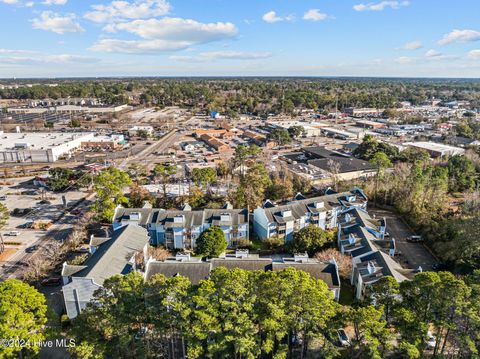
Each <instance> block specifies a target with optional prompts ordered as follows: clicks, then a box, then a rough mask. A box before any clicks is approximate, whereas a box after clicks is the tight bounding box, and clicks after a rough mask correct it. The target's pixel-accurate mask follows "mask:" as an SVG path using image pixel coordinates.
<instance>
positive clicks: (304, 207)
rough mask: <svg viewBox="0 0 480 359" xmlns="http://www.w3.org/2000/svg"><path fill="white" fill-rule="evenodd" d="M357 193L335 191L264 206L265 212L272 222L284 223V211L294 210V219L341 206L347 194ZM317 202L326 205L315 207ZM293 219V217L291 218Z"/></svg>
mask: <svg viewBox="0 0 480 359" xmlns="http://www.w3.org/2000/svg"><path fill="white" fill-rule="evenodd" d="M352 195H356V196H357V197H358V194H354V193H352V192H342V193H333V194H327V195H325V196H319V197H313V198H307V199H302V200H296V201H293V202H290V203H287V204H285V205H281V206H276V207H265V206H264V207H263V209H264V210H265V214H266V216H267V218H268V221H269V222H270V223H272V222H278V223H284V222H285V218H283V217H282V216H281V212H283V211H292V216H293V219H299V218H301V217H302V216H304V215H305V214H306V213H309V212H311V213H319V212H325V211H329V210H332V209H333V208H335V207H339V206H341V202H340V199H341V198H346V197H347V196H352ZM315 202H323V204H324V207H322V208H315V207H314V206H313V205H314V203H315ZM289 220H291V219H289Z"/></svg>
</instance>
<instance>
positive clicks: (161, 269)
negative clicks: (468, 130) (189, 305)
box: [145, 256, 340, 289]
mask: <svg viewBox="0 0 480 359" xmlns="http://www.w3.org/2000/svg"><path fill="white" fill-rule="evenodd" d="M221 267H223V268H226V269H228V270H232V269H243V270H248V271H255V270H260V271H269V270H274V271H281V270H283V269H285V268H288V267H293V268H296V269H298V270H303V271H305V272H307V273H309V274H310V275H311V276H312V277H313V278H315V279H318V280H322V281H324V282H325V283H326V284H327V285H328V287H329V288H331V289H332V288H338V287H340V279H339V277H338V273H337V271H336V270H335V265H334V264H332V263H323V262H319V261H317V260H315V259H309V260H308V261H302V262H294V261H293V260H292V261H288V260H286V259H284V260H282V261H281V262H278V261H274V260H272V258H259V257H254V256H253V257H243V258H234V257H224V258H213V259H211V261H210V262H203V261H199V260H194V259H191V260H189V261H177V260H166V261H163V262H160V261H149V262H148V263H147V266H146V272H145V280H146V281H148V280H149V279H150V278H152V277H153V276H154V275H155V274H163V275H165V276H167V277H173V276H176V275H181V276H184V277H187V278H188V279H189V280H190V282H191V283H192V284H198V283H199V282H200V281H201V280H202V279H206V278H208V277H209V276H210V272H211V271H212V270H214V269H217V268H221Z"/></svg>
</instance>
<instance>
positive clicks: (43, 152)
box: [0, 132, 95, 163]
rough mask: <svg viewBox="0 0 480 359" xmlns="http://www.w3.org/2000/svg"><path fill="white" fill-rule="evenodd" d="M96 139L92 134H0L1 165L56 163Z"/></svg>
mask: <svg viewBox="0 0 480 359" xmlns="http://www.w3.org/2000/svg"><path fill="white" fill-rule="evenodd" d="M94 138H95V134H94V133H91V132H49V133H45V132H38V133H33V132H32V133H4V132H0V163H8V162H55V161H57V160H58V159H59V158H60V157H69V156H70V155H71V154H72V153H73V152H75V151H76V150H77V149H79V148H80V147H82V146H83V143H85V142H90V141H94Z"/></svg>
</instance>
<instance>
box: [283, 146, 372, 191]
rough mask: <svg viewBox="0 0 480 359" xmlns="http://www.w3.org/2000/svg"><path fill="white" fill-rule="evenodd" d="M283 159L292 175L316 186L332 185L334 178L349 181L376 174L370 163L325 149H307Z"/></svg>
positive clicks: (287, 155)
mask: <svg viewBox="0 0 480 359" xmlns="http://www.w3.org/2000/svg"><path fill="white" fill-rule="evenodd" d="M283 158H284V159H285V160H286V161H287V163H288V166H287V168H288V169H289V170H290V171H291V172H292V173H294V174H296V175H297V176H301V177H304V178H307V179H309V180H310V181H311V182H312V184H314V185H328V184H331V183H332V182H333V181H334V177H335V179H336V180H341V181H349V180H353V179H357V178H365V177H369V176H372V175H374V174H375V167H374V166H373V165H372V164H371V163H370V162H368V161H363V160H360V159H358V158H355V157H353V156H350V155H348V154H345V153H341V152H337V151H331V150H328V149H326V148H325V147H306V148H303V149H302V152H295V153H290V154H286V155H284V156H283Z"/></svg>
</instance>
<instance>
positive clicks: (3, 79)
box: [0, 75, 480, 81]
mask: <svg viewBox="0 0 480 359" xmlns="http://www.w3.org/2000/svg"><path fill="white" fill-rule="evenodd" d="M108 79H390V80H480V77H442V76H354V75H353V76H350V75H349V76H344V75H322V76H313V75H308V76H307V75H278V76H271V75H265V76H264V75H171V76H170V75H158V76H157V75H148V76H147V75H145V76H141V75H132V76H127V75H118V76H68V77H66V76H65V77H41V76H38V77H36V76H32V77H0V81H27V80H108Z"/></svg>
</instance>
